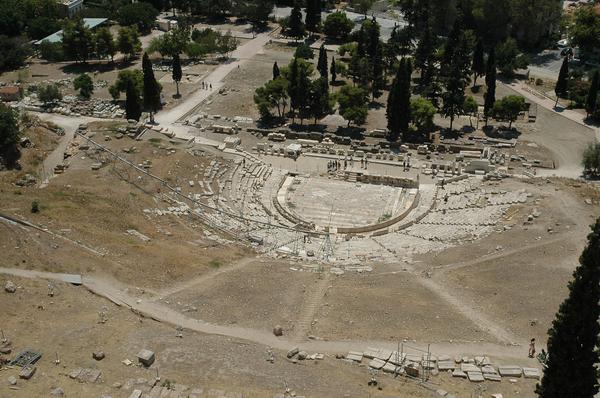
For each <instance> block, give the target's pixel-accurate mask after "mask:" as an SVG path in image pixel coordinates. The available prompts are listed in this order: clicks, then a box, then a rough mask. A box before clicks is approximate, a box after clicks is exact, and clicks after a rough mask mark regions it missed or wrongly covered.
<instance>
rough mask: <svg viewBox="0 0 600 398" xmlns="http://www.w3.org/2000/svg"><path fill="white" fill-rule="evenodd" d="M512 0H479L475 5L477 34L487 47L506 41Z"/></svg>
mask: <svg viewBox="0 0 600 398" xmlns="http://www.w3.org/2000/svg"><path fill="white" fill-rule="evenodd" d="M510 1H511V0H478V1H476V2H475V3H474V6H473V15H474V16H475V23H476V29H477V36H478V37H481V38H482V39H483V40H484V44H486V46H487V47H492V46H496V45H498V43H500V42H502V41H504V40H505V39H506V38H507V36H508V33H509V29H510V26H511V24H510V5H509V3H510Z"/></svg>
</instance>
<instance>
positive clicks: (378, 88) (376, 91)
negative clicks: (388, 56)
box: [371, 45, 386, 99]
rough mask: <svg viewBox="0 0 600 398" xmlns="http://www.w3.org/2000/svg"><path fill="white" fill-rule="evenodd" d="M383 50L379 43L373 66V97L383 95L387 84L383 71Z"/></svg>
mask: <svg viewBox="0 0 600 398" xmlns="http://www.w3.org/2000/svg"><path fill="white" fill-rule="evenodd" d="M383 66H384V65H383V50H382V46H381V45H377V49H376V51H375V57H374V58H373V63H372V67H371V95H372V96H373V99H375V98H379V97H381V94H383V89H384V88H385V86H386V79H385V75H384V73H383Z"/></svg>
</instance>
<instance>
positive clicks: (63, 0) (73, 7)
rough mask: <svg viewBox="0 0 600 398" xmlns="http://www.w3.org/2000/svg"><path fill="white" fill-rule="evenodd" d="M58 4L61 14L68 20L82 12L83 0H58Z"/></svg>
mask: <svg viewBox="0 0 600 398" xmlns="http://www.w3.org/2000/svg"><path fill="white" fill-rule="evenodd" d="M58 2H59V4H60V5H61V9H62V12H63V14H64V15H65V16H67V17H69V18H71V17H73V16H74V15H77V14H78V13H80V12H81V11H83V0H58Z"/></svg>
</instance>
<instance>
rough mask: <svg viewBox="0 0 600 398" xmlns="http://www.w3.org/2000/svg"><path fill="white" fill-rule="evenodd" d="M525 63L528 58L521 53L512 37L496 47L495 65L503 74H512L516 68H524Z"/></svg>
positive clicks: (527, 61) (527, 62)
mask: <svg viewBox="0 0 600 398" xmlns="http://www.w3.org/2000/svg"><path fill="white" fill-rule="evenodd" d="M527 65H529V59H528V58H527V56H525V55H523V54H521V52H520V51H519V47H517V42H516V40H515V39H513V38H512V37H509V38H508V39H506V40H505V41H504V42H503V43H500V44H499V45H498V47H496V66H497V67H498V69H499V70H500V73H502V74H503V75H506V76H512V75H513V74H514V71H515V70H516V69H523V68H526V67H527Z"/></svg>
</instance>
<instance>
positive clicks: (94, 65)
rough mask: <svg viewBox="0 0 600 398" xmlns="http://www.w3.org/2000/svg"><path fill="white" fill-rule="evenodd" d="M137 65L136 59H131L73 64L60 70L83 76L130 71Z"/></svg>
mask: <svg viewBox="0 0 600 398" xmlns="http://www.w3.org/2000/svg"><path fill="white" fill-rule="evenodd" d="M134 63H135V59H129V60H127V61H125V62H106V61H102V62H87V63H85V64H84V63H72V64H67V65H64V66H61V67H60V68H59V69H60V70H62V71H63V72H64V73H69V74H81V73H90V72H92V73H93V72H98V73H105V72H111V71H114V70H119V71H120V70H123V69H128V68H131V66H133V64H134Z"/></svg>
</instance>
